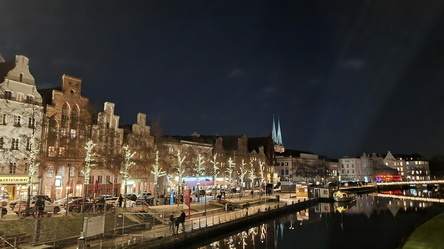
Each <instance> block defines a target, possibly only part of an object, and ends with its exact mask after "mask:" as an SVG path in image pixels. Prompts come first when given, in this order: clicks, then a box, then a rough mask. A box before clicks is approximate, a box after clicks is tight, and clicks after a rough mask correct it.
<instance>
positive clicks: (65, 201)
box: [54, 196, 82, 207]
mask: <svg viewBox="0 0 444 249" xmlns="http://www.w3.org/2000/svg"><path fill="white" fill-rule="evenodd" d="M81 198H82V197H81V196H70V197H68V198H67V197H64V198H62V199H58V200H56V201H55V202H54V204H58V205H60V206H62V207H64V206H65V205H66V203H67V202H70V201H73V200H77V199H81ZM67 200H68V201H67Z"/></svg>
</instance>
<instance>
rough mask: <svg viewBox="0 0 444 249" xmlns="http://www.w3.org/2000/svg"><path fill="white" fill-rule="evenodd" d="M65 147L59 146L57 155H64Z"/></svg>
mask: <svg viewBox="0 0 444 249" xmlns="http://www.w3.org/2000/svg"><path fill="white" fill-rule="evenodd" d="M65 151H66V150H65V147H59V156H62V157H63V156H65Z"/></svg>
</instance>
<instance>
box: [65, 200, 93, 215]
mask: <svg viewBox="0 0 444 249" xmlns="http://www.w3.org/2000/svg"><path fill="white" fill-rule="evenodd" d="M82 205H85V207H86V208H87V209H89V208H90V207H91V206H92V205H93V203H92V202H90V201H89V200H83V199H82V198H80V199H77V200H73V201H70V202H68V204H67V205H66V206H65V209H66V210H67V211H68V212H72V211H73V210H74V209H76V210H80V208H81V206H82Z"/></svg>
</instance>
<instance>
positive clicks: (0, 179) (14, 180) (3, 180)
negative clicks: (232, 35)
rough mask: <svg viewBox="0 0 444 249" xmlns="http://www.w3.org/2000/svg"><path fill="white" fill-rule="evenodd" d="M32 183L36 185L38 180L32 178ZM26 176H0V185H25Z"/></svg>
mask: <svg viewBox="0 0 444 249" xmlns="http://www.w3.org/2000/svg"><path fill="white" fill-rule="evenodd" d="M32 182H33V183H36V182H37V183H38V179H36V178H35V177H32ZM27 183H28V177H27V176H0V184H27Z"/></svg>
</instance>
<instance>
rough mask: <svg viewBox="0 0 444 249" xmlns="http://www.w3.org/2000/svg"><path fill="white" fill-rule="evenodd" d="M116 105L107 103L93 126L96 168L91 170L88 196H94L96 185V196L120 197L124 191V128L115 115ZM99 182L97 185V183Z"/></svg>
mask: <svg viewBox="0 0 444 249" xmlns="http://www.w3.org/2000/svg"><path fill="white" fill-rule="evenodd" d="M114 108H115V104H114V103H111V102H105V103H104V107H103V111H102V112H99V113H98V115H97V124H94V125H93V126H92V132H91V139H92V141H93V142H94V143H95V144H96V146H95V148H94V153H96V154H97V156H96V157H95V163H96V166H95V167H93V168H92V169H91V176H90V181H89V183H86V184H88V185H87V188H88V189H87V195H88V196H91V197H92V196H94V184H97V185H98V186H97V187H96V188H97V192H96V193H95V194H96V195H101V194H110V195H113V196H118V195H119V194H120V193H121V191H122V187H123V186H122V175H121V173H120V171H121V168H122V165H123V161H122V147H123V134H124V132H123V128H120V127H119V121H120V117H119V116H117V115H115V114H114ZM96 181H97V183H96Z"/></svg>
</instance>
